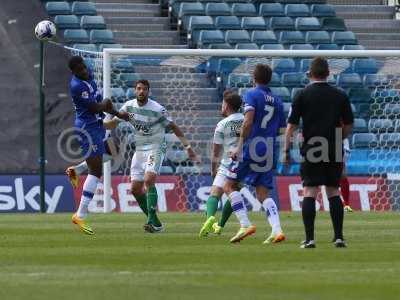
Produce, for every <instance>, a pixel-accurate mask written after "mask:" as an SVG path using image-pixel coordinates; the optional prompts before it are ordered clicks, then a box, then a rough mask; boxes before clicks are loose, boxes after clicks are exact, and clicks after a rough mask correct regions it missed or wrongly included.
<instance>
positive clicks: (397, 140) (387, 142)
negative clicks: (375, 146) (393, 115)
mask: <svg viewBox="0 0 400 300" xmlns="http://www.w3.org/2000/svg"><path fill="white" fill-rule="evenodd" d="M379 144H380V145H381V147H384V148H388V147H399V146H400V133H398V132H394V133H382V134H381V135H380V137H379Z"/></svg>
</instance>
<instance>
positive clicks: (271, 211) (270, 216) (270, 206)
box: [262, 198, 282, 234]
mask: <svg viewBox="0 0 400 300" xmlns="http://www.w3.org/2000/svg"><path fill="white" fill-rule="evenodd" d="M262 206H263V207H264V210H265V213H266V215H267V220H268V222H269V225H271V227H272V233H273V234H277V233H280V232H282V228H281V222H280V221H279V211H278V207H277V206H276V204H275V201H274V200H273V199H272V198H267V199H265V200H264V202H263V203H262Z"/></svg>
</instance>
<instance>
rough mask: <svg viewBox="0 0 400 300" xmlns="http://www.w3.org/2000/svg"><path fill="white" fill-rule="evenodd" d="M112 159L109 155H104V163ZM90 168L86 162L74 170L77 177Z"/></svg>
mask: <svg viewBox="0 0 400 300" xmlns="http://www.w3.org/2000/svg"><path fill="white" fill-rule="evenodd" d="M111 159H112V156H111V155H109V154H103V163H105V162H108V161H110V160H111ZM87 169H88V166H87V163H86V161H84V162H81V163H80V164H79V165H77V166H75V167H74V170H75V172H76V174H77V175H81V174H82V173H83V172H85V171H87Z"/></svg>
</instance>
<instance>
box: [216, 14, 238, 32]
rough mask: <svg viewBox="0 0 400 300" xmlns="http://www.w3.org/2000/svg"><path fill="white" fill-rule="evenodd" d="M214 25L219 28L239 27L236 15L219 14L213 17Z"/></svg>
mask: <svg viewBox="0 0 400 300" xmlns="http://www.w3.org/2000/svg"><path fill="white" fill-rule="evenodd" d="M215 27H216V28H217V29H221V30H229V29H241V26H240V20H239V18H238V17H236V16H219V17H216V19H215Z"/></svg>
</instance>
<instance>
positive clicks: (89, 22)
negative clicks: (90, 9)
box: [81, 16, 106, 30]
mask: <svg viewBox="0 0 400 300" xmlns="http://www.w3.org/2000/svg"><path fill="white" fill-rule="evenodd" d="M81 27H82V28H83V29H87V30H91V29H106V22H105V21H104V18H103V16H83V17H82V18H81Z"/></svg>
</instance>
